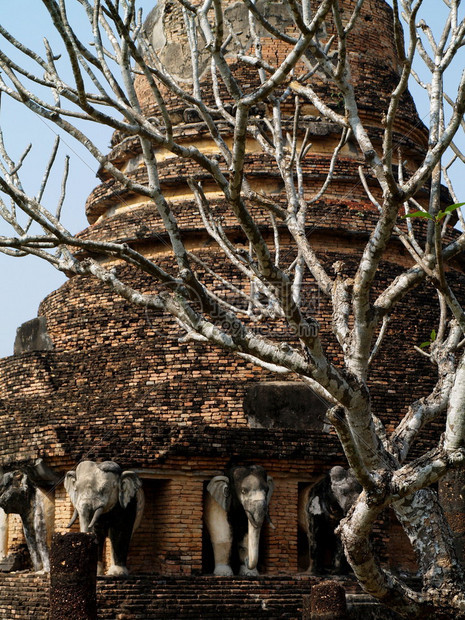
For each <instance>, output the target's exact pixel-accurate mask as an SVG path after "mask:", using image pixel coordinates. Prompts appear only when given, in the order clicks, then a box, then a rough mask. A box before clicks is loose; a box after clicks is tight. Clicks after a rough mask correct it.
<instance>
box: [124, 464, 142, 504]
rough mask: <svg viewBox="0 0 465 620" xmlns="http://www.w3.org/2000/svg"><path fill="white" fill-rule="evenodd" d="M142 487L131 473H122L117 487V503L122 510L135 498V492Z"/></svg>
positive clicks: (137, 477)
mask: <svg viewBox="0 0 465 620" xmlns="http://www.w3.org/2000/svg"><path fill="white" fill-rule="evenodd" d="M141 487H142V482H141V480H140V478H139V476H138V475H137V474H135V473H134V472H133V471H123V473H122V474H121V480H120V486H119V503H120V504H121V506H122V507H123V508H126V506H127V505H128V504H129V502H130V501H131V500H133V499H134V498H135V497H136V496H137V491H138V490H139V489H140V488H141Z"/></svg>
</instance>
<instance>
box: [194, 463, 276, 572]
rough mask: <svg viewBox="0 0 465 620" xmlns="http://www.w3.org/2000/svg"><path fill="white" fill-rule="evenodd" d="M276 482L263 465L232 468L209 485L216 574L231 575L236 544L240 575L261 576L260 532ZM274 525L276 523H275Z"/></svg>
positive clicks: (208, 510) (207, 502)
mask: <svg viewBox="0 0 465 620" xmlns="http://www.w3.org/2000/svg"><path fill="white" fill-rule="evenodd" d="M273 489H274V484H273V479H272V477H271V476H268V475H267V473H266V471H265V470H264V469H263V467H261V466H260V465H250V466H248V467H244V466H236V467H232V468H231V469H230V470H229V471H228V472H227V474H226V475H222V476H215V477H214V478H212V479H211V480H210V482H209V484H208V486H207V493H206V498H205V513H204V514H205V524H206V526H207V529H208V532H209V534H210V540H211V543H212V547H213V555H214V561H215V570H214V573H213V574H214V575H219V576H229V575H232V574H233V570H232V568H231V552H232V549H233V544H234V545H237V551H238V556H239V563H240V568H239V574H240V575H258V570H257V564H258V552H259V542H260V532H261V528H262V525H263V522H264V520H265V519H268V521H269V522H270V523H271V521H270V519H269V515H268V505H269V503H270V499H271V495H272V493H273ZM271 525H272V527H274V526H273V524H271Z"/></svg>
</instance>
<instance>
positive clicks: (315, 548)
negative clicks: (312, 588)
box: [299, 465, 362, 574]
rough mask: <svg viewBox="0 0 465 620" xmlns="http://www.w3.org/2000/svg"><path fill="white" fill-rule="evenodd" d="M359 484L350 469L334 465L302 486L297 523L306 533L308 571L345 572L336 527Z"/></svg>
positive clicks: (351, 503)
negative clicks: (312, 481)
mask: <svg viewBox="0 0 465 620" xmlns="http://www.w3.org/2000/svg"><path fill="white" fill-rule="evenodd" d="M361 491H362V487H361V485H360V483H359V482H358V480H357V479H356V478H355V476H354V474H353V473H352V471H351V470H350V469H344V468H343V467H340V466H339V465H337V466H335V467H333V468H332V469H331V470H330V471H329V472H328V473H327V474H326V475H325V476H324V477H323V478H322V479H321V480H319V481H318V482H317V483H316V484H314V485H313V486H309V487H307V488H306V489H305V491H304V493H303V497H302V498H301V501H300V502H299V525H300V527H301V528H302V529H303V530H304V532H305V533H306V534H307V538H308V544H309V567H308V572H310V573H311V574H322V573H336V574H338V573H344V572H347V571H348V569H349V566H348V564H347V562H346V561H345V558H344V552H343V548H342V544H341V542H340V540H339V537H338V536H337V534H336V533H335V529H336V528H337V526H338V525H339V522H340V520H341V519H342V518H343V517H344V516H345V515H346V514H347V513H348V512H349V510H350V509H351V508H352V506H353V505H354V504H355V502H356V501H357V499H358V496H359V495H360V493H361Z"/></svg>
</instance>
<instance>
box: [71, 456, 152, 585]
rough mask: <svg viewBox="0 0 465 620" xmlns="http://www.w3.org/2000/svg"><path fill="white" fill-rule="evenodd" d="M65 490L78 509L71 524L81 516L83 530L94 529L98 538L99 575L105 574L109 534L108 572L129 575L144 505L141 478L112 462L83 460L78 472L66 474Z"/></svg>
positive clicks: (109, 573) (77, 469)
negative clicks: (133, 542)
mask: <svg viewBox="0 0 465 620" xmlns="http://www.w3.org/2000/svg"><path fill="white" fill-rule="evenodd" d="M65 489H66V491H67V492H68V495H69V496H70V499H71V502H72V504H73V506H74V508H75V510H74V514H73V517H72V519H71V521H70V523H69V524H68V527H71V526H72V525H73V523H74V522H75V520H76V518H77V516H79V522H80V527H81V532H93V533H94V534H95V535H96V537H97V541H98V568H97V572H98V574H99V575H102V574H103V548H104V543H105V538H106V537H107V536H108V538H109V539H110V543H111V566H110V567H109V569H108V572H107V574H108V575H127V574H128V569H127V568H126V561H127V556H128V552H129V544H130V542H131V538H132V534H133V532H134V530H135V529H136V528H137V526H138V525H139V523H140V519H141V517H142V511H143V508H144V493H143V491H142V483H141V481H140V479H139V477H138V476H137V475H136V474H135V473H134V472H132V471H121V467H120V466H119V465H118V464H117V463H115V462H113V461H104V462H103V463H95V462H93V461H82V462H81V463H79V465H78V466H77V467H76V471H68V472H67V473H66V476H65Z"/></svg>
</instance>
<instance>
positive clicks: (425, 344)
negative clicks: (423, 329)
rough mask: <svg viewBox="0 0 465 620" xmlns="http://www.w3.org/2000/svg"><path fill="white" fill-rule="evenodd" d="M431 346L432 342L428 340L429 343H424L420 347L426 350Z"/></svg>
mask: <svg viewBox="0 0 465 620" xmlns="http://www.w3.org/2000/svg"><path fill="white" fill-rule="evenodd" d="M430 344H431V342H430V341H429V340H428V342H422V343H421V345H420V349H425V348H426V347H429V345H430Z"/></svg>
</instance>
